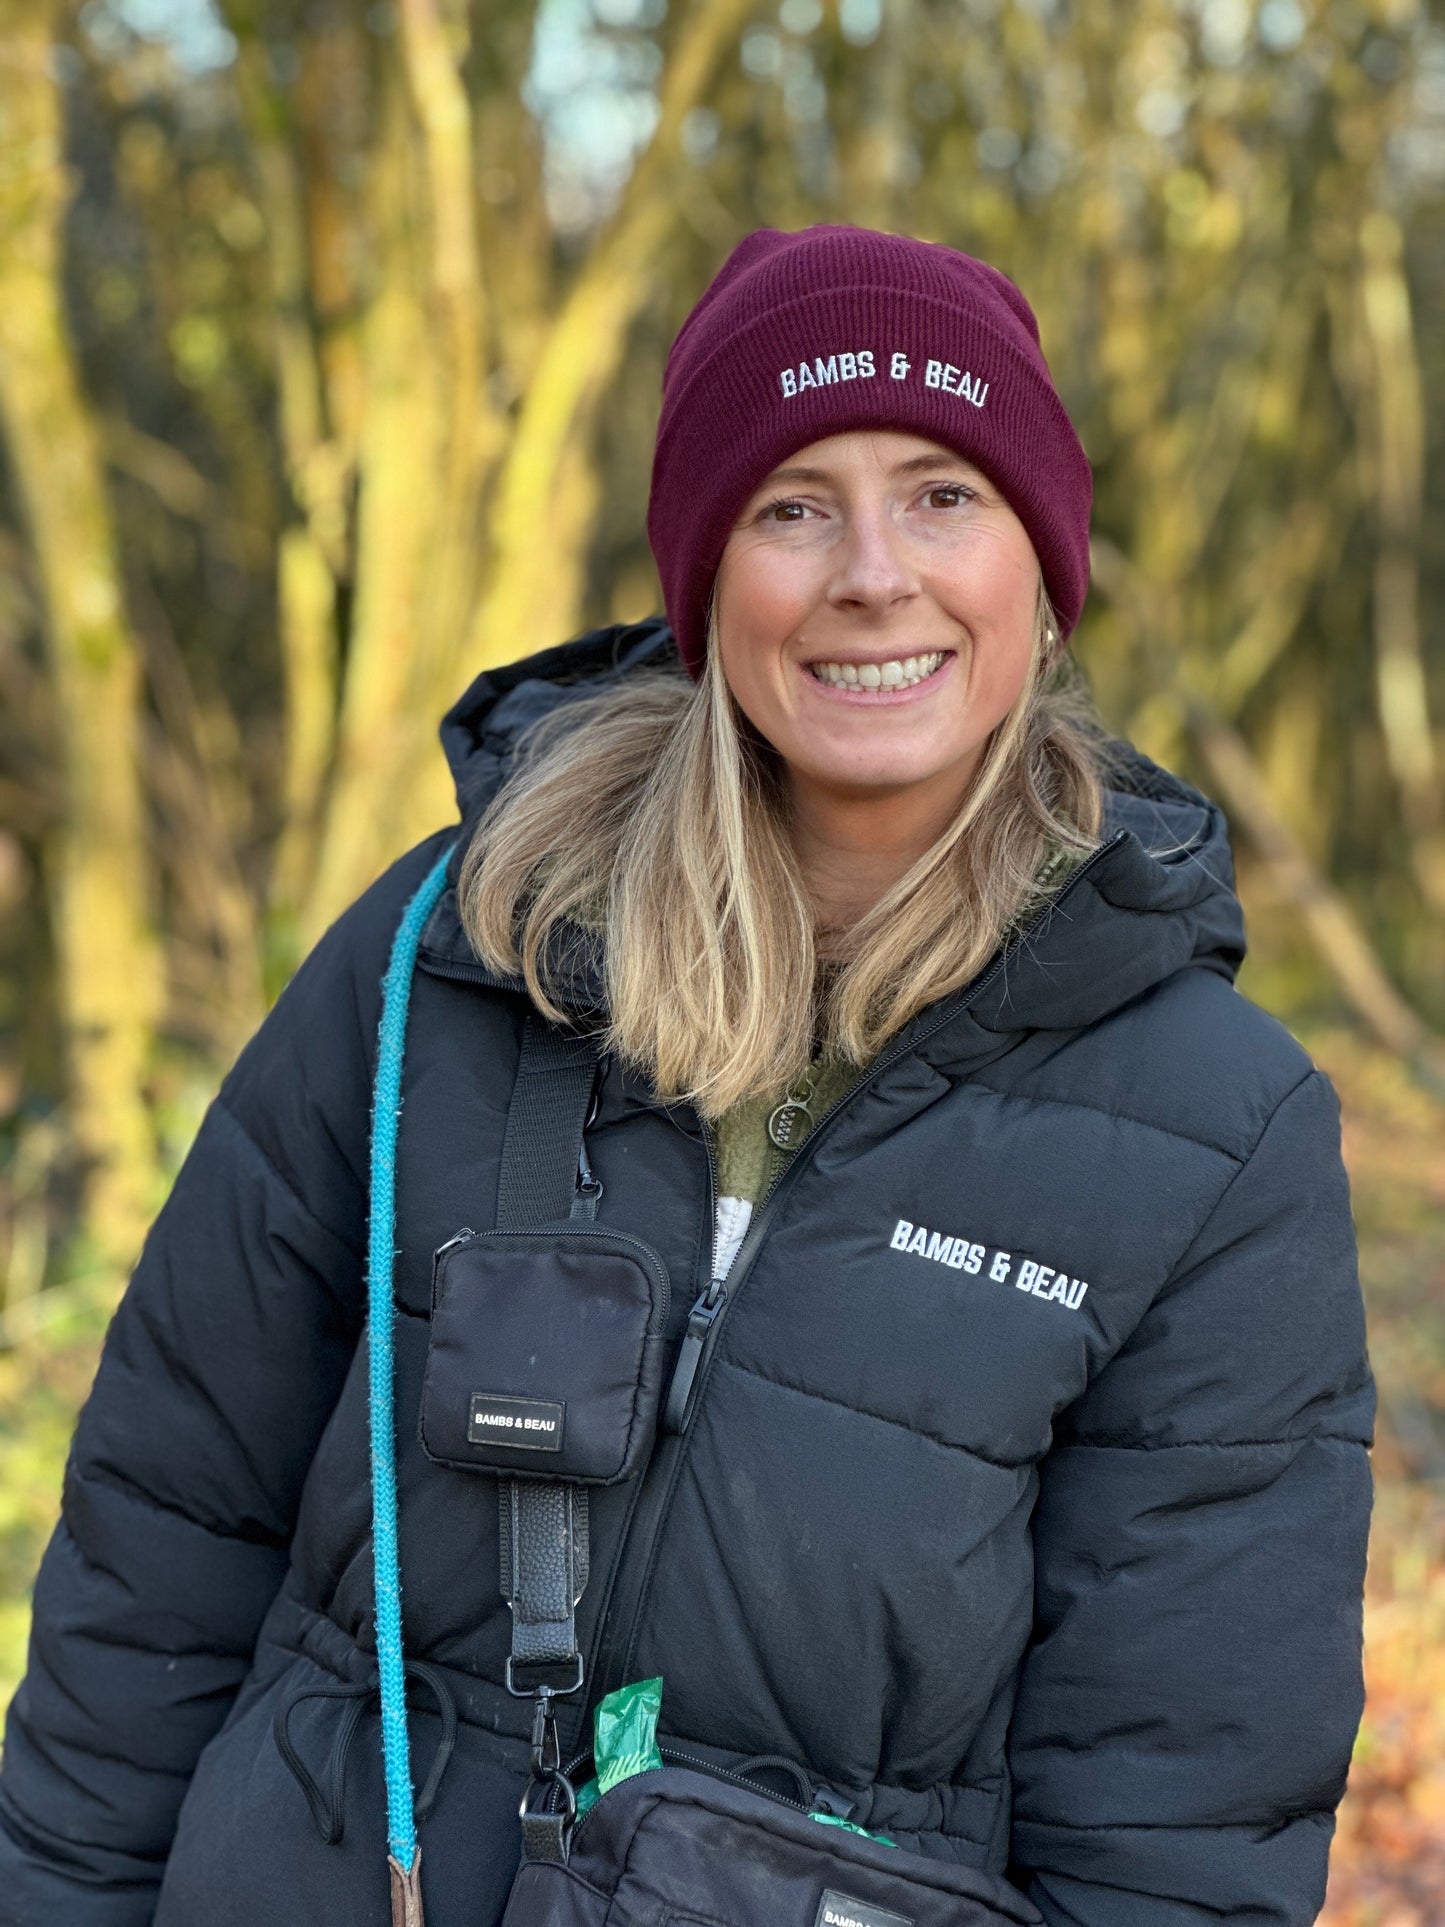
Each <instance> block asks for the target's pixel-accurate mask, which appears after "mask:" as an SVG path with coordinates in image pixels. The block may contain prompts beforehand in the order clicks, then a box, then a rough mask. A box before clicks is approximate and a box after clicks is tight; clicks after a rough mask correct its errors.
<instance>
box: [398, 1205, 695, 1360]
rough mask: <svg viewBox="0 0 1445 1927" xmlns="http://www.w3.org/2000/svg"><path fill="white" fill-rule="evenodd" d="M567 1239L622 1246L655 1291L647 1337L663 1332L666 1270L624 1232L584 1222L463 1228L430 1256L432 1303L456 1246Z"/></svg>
mask: <svg viewBox="0 0 1445 1927" xmlns="http://www.w3.org/2000/svg"><path fill="white" fill-rule="evenodd" d="M562 1235H565V1236H567V1237H571V1238H590V1239H594V1240H596V1241H597V1242H598V1243H600V1244H609V1245H626V1246H627V1248H628V1249H629V1250H630V1251H634V1252H636V1253H637V1255H638V1261H639V1263H640V1264H641V1265H642V1267H643V1269H644V1270H645V1271H646V1272H647V1273H648V1275H649V1276H650V1277H651V1279H652V1281H653V1283H654V1285H655V1286H656V1287H657V1289H656V1291H655V1292H654V1294H653V1305H652V1310H651V1312H650V1313H649V1314H648V1319H647V1331H648V1336H649V1337H653V1336H655V1335H656V1334H657V1333H658V1332H661V1331H665V1330H666V1329H667V1319H668V1313H669V1311H670V1309H671V1306H672V1286H671V1283H670V1281H669V1279H668V1276H667V1267H666V1265H664V1264H663V1262H662V1259H661V1258H660V1257H659V1256H658V1254H657V1253H656V1252H655V1251H654V1250H653V1248H652V1246H651V1245H649V1244H644V1243H643V1242H642V1240H641V1238H634V1237H632V1236H631V1235H630V1233H628V1232H626V1231H614V1230H613V1229H612V1227H611V1226H610V1225H600V1224H599V1225H594V1224H591V1223H589V1222H588V1221H587V1220H586V1219H585V1218H566V1219H559V1220H558V1222H557V1225H556V1227H555V1228H554V1229H550V1230H549V1229H545V1228H544V1229H523V1230H520V1231H501V1230H492V1231H473V1230H471V1229H470V1228H465V1229H463V1230H461V1231H458V1232H456V1233H455V1234H454V1235H453V1236H452V1237H450V1238H448V1239H447V1241H446V1243H445V1244H444V1245H438V1246H437V1248H436V1250H435V1251H434V1252H433V1254H432V1303H433V1305H435V1303H436V1286H437V1273H438V1270H439V1268H440V1265H441V1260H442V1258H443V1257H444V1255H445V1254H446V1253H447V1252H449V1251H451V1250H453V1249H455V1247H456V1246H458V1245H463V1244H469V1243H476V1244H479V1245H480V1244H486V1243H488V1242H489V1241H490V1240H492V1239H495V1238H541V1239H543V1240H545V1241H547V1242H549V1243H555V1242H556V1240H557V1239H558V1237H559V1236H562Z"/></svg>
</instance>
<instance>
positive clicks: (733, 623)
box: [719, 551, 807, 648]
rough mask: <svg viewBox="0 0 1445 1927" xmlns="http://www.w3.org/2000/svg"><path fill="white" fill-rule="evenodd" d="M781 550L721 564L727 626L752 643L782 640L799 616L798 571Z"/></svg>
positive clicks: (801, 599) (803, 605) (801, 606)
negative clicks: (727, 565) (722, 566)
mask: <svg viewBox="0 0 1445 1927" xmlns="http://www.w3.org/2000/svg"><path fill="white" fill-rule="evenodd" d="M788 563H789V558H788V557H787V556H785V555H782V554H768V553H766V552H762V551H760V552H759V553H757V554H754V555H749V556H746V557H743V558H740V559H739V560H738V561H737V562H736V563H735V564H734V566H733V567H732V568H731V569H728V568H726V567H724V570H723V572H722V578H721V582H720V585H719V592H720V594H721V596H722V599H723V601H724V602H725V604H726V607H727V619H728V627H729V628H730V629H732V630H733V631H734V632H735V633H736V634H737V635H739V636H745V637H746V638H747V639H748V641H749V642H750V643H752V644H754V645H755V646H761V647H763V648H766V647H767V646H768V645H769V644H772V645H773V646H774V647H776V646H778V645H780V644H781V643H783V642H785V641H786V640H787V638H788V637H789V636H790V635H791V634H792V632H793V631H794V629H796V627H797V626H798V623H799V622H800V621H801V620H802V617H803V614H804V611H805V608H806V606H807V605H806V600H805V598H804V596H803V595H802V594H801V593H800V587H799V580H798V577H799V571H798V569H797V568H796V567H789V566H788Z"/></svg>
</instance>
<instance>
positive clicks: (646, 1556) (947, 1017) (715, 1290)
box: [578, 830, 1129, 1735]
mask: <svg viewBox="0 0 1445 1927" xmlns="http://www.w3.org/2000/svg"><path fill="white" fill-rule="evenodd" d="M1128 834H1129V832H1128V831H1127V830H1119V831H1117V832H1116V833H1115V834H1114V835H1113V836H1112V837H1110V839H1109V840H1108V842H1107V843H1101V844H1100V845H1099V847H1098V849H1097V850H1095V851H1093V853H1092V854H1091V855H1090V856H1088V857H1086V858H1085V860H1084V861H1083V862H1082V863H1081V864H1080V865H1079V866H1078V868H1077V869H1076V870H1075V871H1074V872H1073V874H1072V875H1071V876H1070V877H1069V879H1068V881H1067V882H1066V883H1065V884H1064V886H1063V888H1062V889H1061V890H1059V891H1058V892H1057V894H1056V895H1055V896H1054V897H1052V898H1051V899H1050V901H1049V902H1048V903H1047V904H1045V906H1044V908H1043V909H1042V910H1040V912H1039V913H1038V915H1037V916H1036V917H1034V918H1033V919H1032V921H1031V922H1030V923H1029V924H1028V925H1027V926H1026V927H1025V928H1024V929H1023V930H1021V931H1019V932H1018V933H1017V934H1016V935H1015V936H1014V937H1012V938H1011V939H1010V940H1009V941H1008V942H1007V943H1005V944H1004V945H1003V946H1002V947H1001V948H1000V950H999V951H998V953H997V955H996V956H995V957H994V960H993V962H992V963H991V964H988V965H986V966H985V967H984V969H983V970H982V971H981V972H980V974H979V975H978V976H977V977H975V979H974V980H973V982H972V984H970V985H969V986H968V987H967V990H966V991H965V992H964V994H963V996H962V998H961V1000H960V1001H959V1002H958V1003H957V1004H954V1005H953V1006H952V1007H951V1008H950V1009H949V1010H948V1011H946V1012H945V1013H943V1014H941V1015H940V1016H938V1017H937V1018H935V1020H934V1021H933V1022H932V1023H931V1024H929V1025H927V1026H926V1027H925V1028H924V1029H923V1030H921V1031H919V1032H918V1033H917V1034H916V1035H915V1036H914V1037H913V1038H911V1039H910V1041H909V1042H907V1043H906V1044H899V1045H895V1046H893V1047H892V1048H890V1049H888V1050H885V1051H884V1052H883V1053H882V1054H881V1055H880V1056H879V1057H877V1058H875V1059H874V1061H873V1063H872V1064H871V1065H869V1067H868V1069H867V1070H866V1071H865V1072H864V1073H863V1075H862V1076H861V1077H860V1078H859V1079H858V1080H857V1081H856V1082H855V1083H853V1084H851V1085H850V1086H849V1087H848V1089H847V1090H846V1091H845V1092H844V1093H843V1095H842V1096H841V1097H840V1098H839V1099H838V1100H837V1102H836V1103H834V1104H833V1105H831V1106H830V1107H829V1109H828V1110H826V1111H825V1112H824V1113H823V1115H822V1116H821V1117H820V1118H819V1119H818V1121H817V1123H816V1124H815V1125H814V1126H813V1128H812V1130H811V1131H809V1133H808V1135H807V1137H806V1138H805V1139H804V1140H803V1142H802V1144H801V1145H800V1146H799V1147H798V1150H797V1151H796V1152H795V1153H794V1155H793V1157H792V1158H791V1160H790V1161H789V1162H788V1164H787V1165H785V1166H784V1168H783V1170H782V1171H781V1172H780V1173H779V1174H778V1175H777V1176H775V1177H774V1179H773V1180H772V1182H771V1183H770V1185H769V1186H768V1189H767V1190H766V1191H765V1192H764V1193H763V1196H762V1197H761V1198H760V1199H759V1200H758V1203H757V1206H756V1208H755V1209H754V1211H753V1215H752V1218H751V1219H750V1221H749V1223H748V1228H747V1230H746V1231H745V1232H744V1234H743V1240H742V1243H741V1244H740V1245H739V1246H738V1249H737V1252H736V1254H735V1255H734V1257H733V1261H732V1264H731V1266H730V1267H729V1269H728V1274H727V1277H726V1278H725V1279H722V1278H711V1279H710V1280H709V1282H708V1285H707V1288H706V1289H705V1290H704V1291H703V1292H702V1293H701V1294H700V1296H699V1297H698V1299H697V1301H696V1303H695V1304H694V1305H693V1308H692V1310H691V1312H690V1313H689V1314H688V1330H687V1334H686V1336H685V1337H684V1340H683V1351H682V1352H680V1353H679V1356H678V1362H677V1365H676V1366H675V1367H674V1370H673V1380H672V1384H671V1386H670V1388H669V1391H668V1395H667V1401H666V1405H665V1408H664V1421H663V1423H664V1427H666V1426H667V1423H668V1418H669V1417H672V1418H674V1420H676V1419H678V1418H679V1416H680V1423H678V1424H677V1429H676V1430H665V1431H662V1432H660V1434H659V1437H658V1442H657V1445H656V1446H655V1448H654V1450H653V1454H652V1458H651V1460H650V1461H649V1462H648V1464H647V1465H646V1466H645V1467H644V1468H643V1472H642V1477H641V1481H640V1490H639V1492H638V1496H637V1502H636V1504H635V1505H634V1506H633V1508H632V1511H631V1514H630V1516H629V1517H628V1520H627V1522H626V1525H625V1526H624V1528H623V1543H622V1545H621V1547H620V1549H619V1552H618V1556H617V1559H616V1561H615V1563H614V1566H613V1572H612V1581H611V1584H610V1586H609V1587H608V1596H607V1598H606V1599H605V1600H604V1601H603V1605H602V1612H601V1614H600V1616H599V1620H598V1626H599V1633H598V1638H597V1640H596V1643H595V1645H594V1647H593V1652H592V1664H591V1666H590V1668H589V1679H590V1681H591V1687H590V1691H589V1692H588V1694H587V1698H586V1704H585V1706H584V1708H583V1710H582V1719H583V1721H584V1722H585V1721H586V1720H587V1719H588V1718H590V1717H591V1713H592V1709H593V1708H594V1707H595V1706H596V1704H597V1701H598V1700H599V1699H601V1698H603V1697H604V1696H605V1695H606V1694H607V1693H610V1692H612V1691H613V1690H614V1689H615V1688H616V1687H618V1686H621V1685H624V1684H625V1683H626V1679H627V1669H628V1667H629V1665H630V1664H631V1659H632V1649H633V1646H634V1644H635V1642H636V1636H637V1624H638V1620H639V1617H640V1614H641V1608H642V1601H643V1598H644V1596H645V1594H646V1590H647V1580H648V1575H649V1574H650V1573H651V1570H652V1563H653V1558H654V1555H655V1552H656V1549H657V1544H658V1541H659V1539H660V1537H661V1529H662V1524H663V1520H664V1518H665V1517H666V1513H667V1508H668V1504H669V1502H670V1499H671V1494H672V1489H673V1486H674V1485H675V1483H676V1477H677V1473H678V1471H679V1469H680V1464H681V1460H682V1456H683V1453H684V1452H685V1450H686V1445H687V1440H688V1438H689V1436H690V1432H691V1423H692V1419H693V1417H694V1416H695V1414H696V1410H697V1406H698V1403H699V1401H700V1400H701V1398H702V1396H703V1394H704V1392H705V1391H706V1389H707V1380H708V1377H709V1376H710V1373H711V1368H712V1362H713V1359H714V1358H715V1356H716V1354H717V1341H718V1333H719V1329H720V1327H721V1325H722V1321H723V1318H724V1316H725V1315H726V1312H727V1310H728V1308H729V1307H730V1306H731V1305H733V1304H735V1303H736V1301H737V1295H738V1293H739V1291H740V1290H741V1289H742V1286H743V1284H744V1282H745V1281H746V1277H747V1274H748V1272H749V1270H750V1269H751V1267H752V1265H753V1263H754V1262H755V1260H756V1258H757V1254H758V1251H759V1250H760V1248H761V1246H762V1244H763V1241H764V1239H765V1238H766V1236H767V1233H768V1227H769V1224H770V1221H771V1219H772V1217H773V1215H774V1212H775V1209H776V1206H777V1202H778V1200H779V1199H780V1198H781V1197H782V1196H783V1195H784V1194H785V1193H786V1192H787V1190H788V1189H789V1188H790V1186H791V1185H792V1184H794V1183H795V1182H796V1181H797V1177H798V1173H799V1172H800V1171H801V1170H802V1169H803V1168H804V1163H805V1161H806V1160H807V1159H808V1158H809V1156H810V1154H811V1152H812V1151H813V1149H814V1147H815V1146H816V1145H817V1143H818V1140H819V1139H820V1138H821V1137H822V1135H823V1132H824V1130H825V1129H826V1128H827V1127H828V1126H829V1125H830V1124H831V1123H832V1121H833V1119H834V1118H835V1117H837V1116H838V1114H839V1112H840V1111H843V1110H844V1109H846V1107H847V1106H848V1105H849V1104H851V1103H852V1102H853V1100H854V1099H855V1098H856V1097H858V1096H859V1095H860V1094H861V1093H862V1092H863V1091H865V1090H867V1089H868V1088H869V1086H870V1085H871V1084H872V1083H873V1082H874V1081H875V1079H877V1078H878V1077H880V1076H881V1075H882V1073H883V1072H884V1071H885V1070H887V1069H889V1067H890V1066H891V1065H893V1064H894V1063H896V1062H897V1061H898V1060H899V1059H900V1058H901V1057H905V1056H906V1055H907V1054H908V1053H909V1052H910V1051H913V1050H917V1048H918V1046H919V1045H920V1044H922V1043H925V1042H926V1041H927V1040H928V1039H929V1038H930V1037H932V1036H933V1035H934V1033H935V1032H936V1031H939V1030H942V1029H943V1027H944V1026H945V1025H946V1024H951V1023H952V1022H953V1021H954V1019H955V1018H956V1017H958V1016H960V1015H961V1014H962V1012H963V1011H965V1010H967V1009H968V1008H969V1006H970V1005H971V1004H972V1003H973V1002H974V1001H975V999H976V998H978V997H979V996H981V995H982V994H983V992H984V991H985V990H987V988H988V986H989V985H990V984H991V983H992V982H993V980H994V978H995V977H996V976H997V975H998V973H999V972H1000V970H1002V969H1003V967H1004V965H1005V963H1006V962H1007V961H1008V958H1009V956H1010V955H1011V954H1012V952H1013V951H1014V950H1016V949H1018V948H1019V947H1021V946H1022V945H1023V944H1025V943H1027V942H1028V940H1029V938H1030V937H1032V936H1033V934H1034V932H1035V931H1036V930H1037V929H1039V928H1040V926H1041V925H1042V924H1043V922H1044V920H1045V919H1046V918H1047V917H1048V916H1050V915H1051V914H1052V913H1053V911H1054V910H1055V909H1056V908H1057V907H1058V905H1059V904H1060V903H1062V902H1063V900H1064V898H1065V897H1066V896H1068V894H1069V893H1070V891H1071V890H1072V889H1073V888H1074V886H1075V884H1077V883H1080V882H1082V880H1083V878H1084V877H1085V876H1086V875H1087V874H1088V872H1089V871H1090V870H1092V869H1093V868H1094V867H1095V865H1096V864H1098V863H1099V862H1101V861H1102V859H1103V858H1104V856H1105V855H1106V854H1107V853H1108V852H1109V851H1110V850H1113V849H1115V848H1117V846H1118V845H1119V844H1120V843H1122V842H1123V840H1124V838H1125V837H1126V836H1127V835H1128ZM703 1142H704V1145H705V1146H706V1149H707V1157H708V1206H709V1209H710V1211H711V1212H712V1222H713V1223H714V1224H715V1222H716V1216H717V1205H716V1186H717V1170H716V1163H715V1160H714V1157H713V1148H712V1139H711V1136H710V1135H709V1132H708V1130H707V1127H706V1125H705V1124H704V1126H703ZM709 1270H711V1264H709ZM689 1339H692V1340H693V1341H694V1342H693V1343H692V1344H691V1345H689V1343H688V1340H689ZM680 1381H681V1383H680ZM585 1730H586V1728H585V1724H584V1725H581V1726H579V1728H578V1732H579V1735H580V1733H581V1732H583V1731H585Z"/></svg>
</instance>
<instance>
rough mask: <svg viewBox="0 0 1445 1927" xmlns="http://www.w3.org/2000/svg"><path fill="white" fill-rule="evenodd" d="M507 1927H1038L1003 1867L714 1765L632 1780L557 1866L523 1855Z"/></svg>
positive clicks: (596, 1810) (607, 1801)
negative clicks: (966, 1859)
mask: <svg viewBox="0 0 1445 1927" xmlns="http://www.w3.org/2000/svg"><path fill="white" fill-rule="evenodd" d="M502 1927H1042V1916H1041V1915H1040V1913H1039V1912H1038V1910H1037V1908H1035V1907H1034V1905H1033V1904H1032V1902H1031V1901H1029V1900H1027V1899H1025V1897H1024V1896H1023V1895H1022V1894H1021V1893H1020V1892H1019V1891H1018V1889H1017V1888H1016V1887H1014V1886H1012V1885H1011V1884H1010V1883H1009V1882H1008V1881H1006V1880H1004V1879H1001V1878H1000V1877H999V1876H998V1875H996V1874H987V1873H979V1872H977V1871H976V1870H975V1869H973V1868H971V1867H961V1866H957V1865H955V1864H954V1863H953V1862H952V1861H946V1860H934V1859H931V1858H928V1857H927V1856H925V1855H923V1854H917V1853H912V1852H909V1851H908V1849H906V1848H904V1847H893V1846H889V1845H887V1844H885V1843H884V1842H882V1841H878V1840H873V1839H869V1838H867V1837H865V1836H864V1835H862V1834H857V1833H852V1832H849V1831H846V1830H844V1829H842V1828H837V1827H827V1826H821V1825H820V1824H819V1823H818V1821H817V1820H815V1819H813V1818H812V1817H811V1816H810V1815H809V1814H806V1813H804V1812H802V1811H801V1810H795V1809H794V1808H793V1807H791V1806H790V1805H789V1804H787V1803H785V1802H783V1801H780V1800H775V1799H772V1798H770V1797H769V1796H768V1795H766V1794H763V1793H752V1792H749V1791H747V1790H746V1789H745V1788H743V1787H740V1786H735V1785H733V1784H732V1783H731V1782H729V1781H726V1780H722V1779H716V1778H714V1777H713V1776H712V1775H711V1774H706V1773H695V1772H692V1771H691V1770H690V1769H688V1768H687V1767H677V1766H663V1767H659V1768H654V1769H652V1770H651V1771H649V1772H645V1773H639V1774H636V1775H634V1776H633V1777H632V1778H631V1779H627V1780H623V1781H621V1782H620V1783H619V1784H618V1785H616V1786H614V1787H613V1788H612V1789H611V1791H610V1792H608V1793H604V1794H603V1795H602V1796H601V1798H600V1799H598V1800H597V1802H596V1803H595V1805H593V1806H591V1807H589V1808H588V1810H587V1811H586V1812H585V1813H584V1814H583V1815H582V1817H581V1819H580V1820H578V1821H577V1823H576V1825H575V1826H574V1827H573V1828H572V1832H571V1839H570V1843H569V1849H568V1853H567V1857H566V1859H565V1860H563V1861H560V1862H552V1863H546V1862H524V1863H523V1865H522V1867H521V1869H520V1871H519V1872H518V1874H517V1877H516V1880H515V1882H514V1883H513V1886H512V1892H511V1897H510V1899H509V1900H508V1903H507V1911H506V1913H505V1914H504V1915H503V1917H502Z"/></svg>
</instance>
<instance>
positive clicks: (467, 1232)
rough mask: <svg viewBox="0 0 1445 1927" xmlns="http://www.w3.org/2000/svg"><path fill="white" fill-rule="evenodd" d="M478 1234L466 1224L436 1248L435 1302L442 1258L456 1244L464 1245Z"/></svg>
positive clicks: (433, 1268)
mask: <svg viewBox="0 0 1445 1927" xmlns="http://www.w3.org/2000/svg"><path fill="white" fill-rule="evenodd" d="M476 1235H477V1234H476V1232H475V1231H473V1230H472V1227H471V1226H470V1225H469V1224H464V1225H463V1226H462V1228H461V1230H460V1231H457V1232H454V1233H453V1234H452V1236H451V1237H450V1238H448V1239H447V1241H446V1243H445V1244H444V1245H438V1246H437V1248H436V1250H435V1251H434V1252H433V1253H432V1255H431V1295H432V1303H433V1304H435V1303H436V1295H437V1273H438V1272H439V1271H440V1270H441V1263H442V1259H443V1258H445V1257H446V1255H447V1253H448V1252H449V1251H450V1250H451V1249H452V1247H453V1246H454V1245H464V1244H465V1243H466V1241H467V1239H468V1238H475V1237H476Z"/></svg>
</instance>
